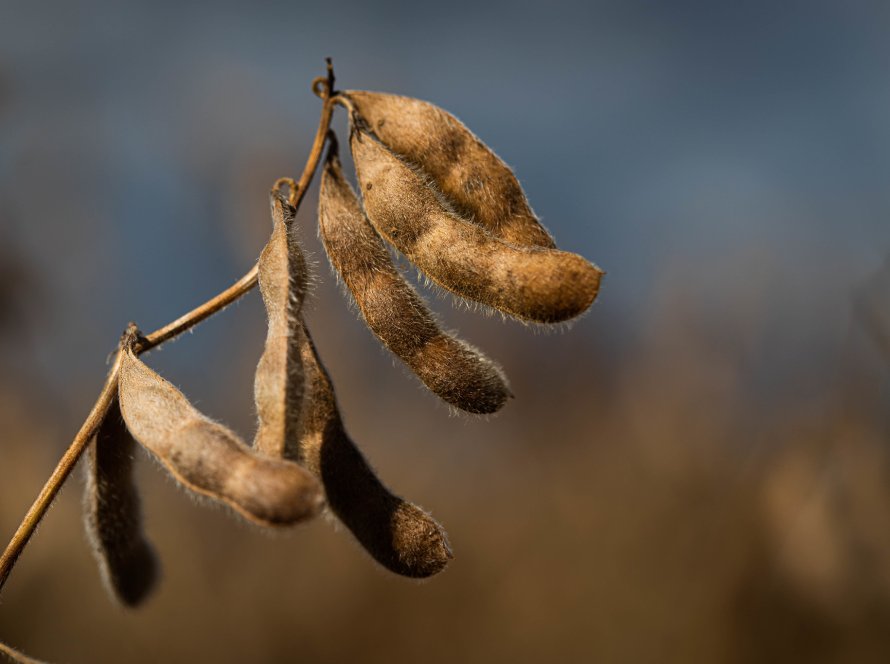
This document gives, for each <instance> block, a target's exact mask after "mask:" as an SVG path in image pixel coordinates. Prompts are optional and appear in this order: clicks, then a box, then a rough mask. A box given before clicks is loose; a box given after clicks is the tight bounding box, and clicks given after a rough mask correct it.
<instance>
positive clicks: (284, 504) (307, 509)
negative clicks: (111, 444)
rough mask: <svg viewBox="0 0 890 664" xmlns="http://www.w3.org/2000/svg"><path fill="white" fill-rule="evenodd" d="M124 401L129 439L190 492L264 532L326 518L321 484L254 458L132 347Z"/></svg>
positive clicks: (123, 370) (291, 466) (123, 377)
mask: <svg viewBox="0 0 890 664" xmlns="http://www.w3.org/2000/svg"><path fill="white" fill-rule="evenodd" d="M119 398H120V405H121V412H122V413H123V417H124V421H125V422H126V424H127V428H128V429H129V430H130V433H131V434H132V435H133V437H134V438H135V439H136V440H137V441H138V442H139V443H140V444H141V445H142V446H143V447H145V448H146V449H147V450H148V451H149V452H151V453H152V454H153V455H154V456H155V457H156V458H157V459H158V460H159V461H160V462H161V463H162V464H163V465H164V467H165V468H166V469H167V470H168V471H169V472H170V473H171V474H172V475H173V477H174V478H175V479H176V480H177V481H178V482H179V483H180V484H182V485H183V486H184V487H185V488H187V489H189V490H191V491H193V492H195V493H198V494H201V495H204V496H207V497H209V498H212V499H214V500H217V501H219V502H221V503H223V504H225V505H228V506H229V507H231V508H232V509H234V510H235V511H236V512H238V513H239V514H241V515H242V516H244V517H245V518H246V519H248V520H249V521H252V522H254V523H256V524H259V525H263V526H284V525H289V524H292V523H296V522H298V521H303V520H305V519H308V518H311V517H313V516H315V515H316V514H317V513H318V512H319V511H320V510H321V508H322V505H323V497H322V492H321V487H320V486H319V484H318V481H317V480H316V479H315V478H314V477H312V476H311V475H310V474H309V473H307V472H306V471H305V470H304V469H303V468H301V467H300V466H299V465H297V464H295V463H293V462H291V461H285V460H281V459H275V458H271V457H268V456H265V455H263V454H261V453H258V452H255V451H253V450H252V449H251V448H249V447H248V446H247V445H245V444H244V443H243V442H242V441H241V439H240V438H238V436H237V435H236V434H235V433H233V432H232V431H230V430H229V429H227V428H226V427H224V426H222V425H221V424H218V423H217V422H214V421H212V420H210V419H209V418H207V417H206V416H204V415H203V414H202V413H201V412H199V411H198V410H197V409H196V408H195V407H194V406H192V404H191V403H189V401H188V400H187V399H186V398H185V396H184V395H183V394H182V393H181V392H180V391H179V390H177V389H176V388H175V387H174V386H173V385H172V384H170V383H169V382H167V381H166V380H164V379H163V378H161V377H160V376H159V375H158V374H157V373H155V372H154V371H152V370H151V369H149V368H148V367H147V366H146V365H145V364H144V363H143V362H142V361H141V360H140V359H139V358H138V357H136V355H135V353H134V352H133V349H132V347H131V346H130V347H127V348H126V349H125V351H124V353H123V356H122V359H121V367H120V388H119Z"/></svg>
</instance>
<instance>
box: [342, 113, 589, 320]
mask: <svg viewBox="0 0 890 664" xmlns="http://www.w3.org/2000/svg"><path fill="white" fill-rule="evenodd" d="M350 145H351V147H352V156H353V160H354V162H355V169H356V174H357V175H358V180H359V184H360V185H361V193H362V201H363V202H364V207H365V213H366V214H367V215H368V219H369V220H370V221H371V223H372V224H373V225H374V228H376V229H377V231H378V232H379V233H380V234H381V235H383V236H384V237H385V238H386V239H387V240H388V241H389V242H390V243H391V244H392V245H393V246H394V247H395V248H396V249H398V250H399V251H400V252H402V253H403V254H405V256H407V257H408V259H410V260H411V261H412V262H413V263H414V264H415V265H416V266H417V267H418V269H420V270H421V271H422V272H423V273H424V274H425V275H426V276H427V277H429V278H430V279H432V280H433V281H434V282H436V283H437V284H439V285H440V286H442V287H443V288H445V289H447V290H449V291H451V292H452V293H455V294H456V295H458V296H460V297H463V298H466V299H468V300H472V301H473V302H478V303H480V304H483V305H487V306H489V307H492V308H494V309H497V310H499V311H502V312H503V313H506V314H509V315H511V316H514V317H516V318H519V319H521V320H526V321H531V322H536V323H559V322H562V321H566V320H569V319H571V318H574V317H576V316H578V315H579V314H581V313H582V312H584V311H585V310H587V308H588V307H589V306H590V305H591V304H592V303H593V300H594V298H595V297H596V294H597V292H598V290H599V283H600V278H601V276H602V271H601V270H600V269H599V268H597V267H596V266H594V265H593V264H591V263H589V262H588V261H586V260H585V259H583V258H582V257H581V256H578V255H577V254H572V253H568V252H565V251H559V250H557V249H544V248H540V247H519V246H516V245H513V244H507V243H505V242H503V241H501V240H499V239H497V238H496V237H495V236H493V235H491V234H490V233H489V232H487V231H486V230H485V229H483V228H481V227H480V226H477V225H475V224H472V223H470V222H468V221H466V220H465V219H462V218H461V217H459V216H457V215H456V214H455V213H454V212H452V211H451V210H449V209H448V207H447V205H446V204H445V203H444V201H443V200H442V198H441V197H440V196H438V195H437V192H436V191H435V190H434V189H433V188H432V187H431V186H430V185H429V183H428V182H426V180H425V179H424V177H423V175H422V173H419V172H417V171H415V170H414V169H412V168H411V167H410V166H408V165H407V164H406V163H405V162H403V161H402V160H401V159H399V157H398V156H396V155H395V154H394V153H393V152H392V151H390V150H389V149H388V148H387V147H386V146H385V145H383V144H382V143H380V141H379V140H377V139H376V138H375V137H374V136H373V135H371V134H369V133H368V132H367V131H366V130H365V129H363V128H362V127H360V126H356V125H355V124H354V125H353V128H352V133H351V139H350Z"/></svg>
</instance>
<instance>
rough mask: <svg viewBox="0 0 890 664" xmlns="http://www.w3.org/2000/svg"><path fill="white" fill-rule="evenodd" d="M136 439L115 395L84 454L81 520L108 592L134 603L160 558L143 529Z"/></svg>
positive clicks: (151, 582) (148, 584)
mask: <svg viewBox="0 0 890 664" xmlns="http://www.w3.org/2000/svg"><path fill="white" fill-rule="evenodd" d="M135 451H136V441H135V440H133V437H132V436H131V435H130V432H129V431H127V427H126V425H125V424H124V421H123V419H122V418H121V411H120V407H119V405H118V402H117V399H115V400H114V401H112V403H111V407H110V408H109V409H108V412H107V413H106V414H105V418H104V419H103V420H102V423H101V424H100V425H99V430H98V432H97V433H96V439H95V441H94V442H93V444H92V445H91V446H90V449H89V453H88V456H87V459H88V461H87V481H86V491H85V493H84V517H85V518H84V521H85V525H86V530H87V535H88V536H89V540H90V543H91V544H92V546H93V555H94V556H95V558H96V561H97V562H98V563H99V571H100V573H101V575H102V581H103V582H104V583H105V587H106V588H107V589H108V592H109V594H111V595H112V597H114V598H116V599H117V601H119V602H120V603H121V604H123V605H125V606H137V605H139V604H141V603H142V602H143V600H145V598H146V597H148V595H149V594H150V593H151V591H152V589H153V588H154V585H155V582H156V580H157V576H158V562H157V558H156V557H155V553H154V549H153V548H152V546H151V544H149V543H148V541H147V540H146V539H145V535H144V534H143V531H142V511H141V508H140V504H139V494H138V493H137V491H136V485H135V483H134V480H133V455H134V453H135Z"/></svg>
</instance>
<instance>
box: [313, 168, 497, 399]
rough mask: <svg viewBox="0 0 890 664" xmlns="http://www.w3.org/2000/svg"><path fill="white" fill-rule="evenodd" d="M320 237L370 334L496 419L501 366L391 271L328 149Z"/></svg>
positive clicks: (437, 389)
mask: <svg viewBox="0 0 890 664" xmlns="http://www.w3.org/2000/svg"><path fill="white" fill-rule="evenodd" d="M318 220H319V232H320V235H321V239H322V242H323V244H324V248H325V251H326V252H327V255H328V258H329V259H330V262H331V265H332V266H333V267H334V269H335V270H336V271H337V273H338V274H339V275H340V277H341V279H342V280H343V283H344V284H345V285H346V288H347V289H348V290H349V292H350V293H351V294H352V297H353V298H354V300H355V302H356V304H357V305H358V308H359V310H360V311H361V314H362V317H363V318H364V320H365V322H366V323H367V325H368V327H369V328H370V329H371V331H372V332H373V333H374V334H375V335H376V336H377V338H378V339H380V341H381V342H383V345H384V346H386V347H387V348H388V349H389V350H390V351H392V352H393V353H395V354H396V355H397V356H398V357H399V358H400V359H401V360H402V361H403V362H405V364H407V365H408V366H409V367H410V368H411V370H412V371H413V372H414V373H415V374H416V375H417V377H418V378H420V380H421V381H422V382H423V383H424V385H426V386H427V387H428V388H429V389H430V390H432V391H433V392H434V393H435V394H437V395H439V396H440V397H441V398H442V399H444V400H445V401H447V402H448V403H450V404H451V405H453V406H456V407H457V408H460V409H462V410H465V411H468V412H470V413H493V412H495V411H496V410H498V409H500V408H501V406H503V405H504V403H505V402H506V401H507V398H508V397H509V396H510V391H509V389H508V388H507V384H506V379H505V377H504V375H503V373H502V372H501V370H500V368H499V367H498V366H497V365H495V364H494V363H493V362H492V361H491V360H489V359H488V358H487V357H485V356H484V355H483V354H482V353H480V352H479V351H478V350H476V349H475V348H473V347H472V346H470V345H469V344H467V343H465V342H463V341H461V340H460V339H457V338H455V337H454V336H453V335H450V334H447V333H445V332H443V331H442V330H441V329H440V328H439V326H438V324H437V323H436V320H435V319H434V318H433V314H432V312H430V310H429V309H428V308H427V306H426V303H425V302H424V301H423V300H422V299H421V298H420V297H419V296H418V294H417V293H416V292H415V290H414V289H413V288H412V287H411V286H410V284H408V282H407V281H405V279H404V278H403V277H402V275H401V274H400V273H399V272H398V270H396V268H395V266H394V265H393V262H392V257H391V256H390V254H389V251H388V250H387V248H386V246H385V245H384V243H383V240H382V239H381V238H380V236H379V235H378V234H377V231H375V230H374V228H373V227H372V226H371V224H370V223H368V220H367V218H366V217H365V214H364V213H363V212H362V209H361V206H360V204H359V201H358V199H357V198H356V196H355V193H354V192H353V191H352V187H350V186H349V183H348V182H347V181H346V179H345V178H344V177H343V172H342V170H341V167H340V160H339V159H338V158H337V156H336V154H335V153H334V152H333V151H332V152H331V153H329V155H328V159H327V162H326V163H325V166H324V170H323V172H322V178H321V191H320V193H319V203H318Z"/></svg>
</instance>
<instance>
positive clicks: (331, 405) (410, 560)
mask: <svg viewBox="0 0 890 664" xmlns="http://www.w3.org/2000/svg"><path fill="white" fill-rule="evenodd" d="M301 329H302V335H303V337H302V346H301V348H302V356H303V366H304V370H305V372H306V389H307V399H306V400H305V401H304V404H305V408H304V412H303V422H302V427H303V431H302V435H301V436H300V461H301V463H303V464H304V465H305V466H306V467H307V468H308V469H309V470H310V471H311V472H312V473H314V474H315V475H316V476H317V477H318V478H319V479H320V480H321V482H322V484H323V486H324V490H325V494H326V496H327V504H328V506H329V507H330V509H331V511H333V513H334V514H335V515H336V516H337V518H338V519H339V520H340V521H341V522H342V523H343V524H344V525H345V526H346V527H347V528H348V529H349V531H350V532H351V533H352V534H353V536H355V538H356V539H357V540H358V541H359V543H360V544H361V545H362V547H363V548H364V549H365V550H366V551H367V552H368V553H369V554H370V555H371V556H372V557H373V558H374V559H375V560H376V561H377V562H378V563H380V564H381V565H383V566H384V567H386V568H387V569H388V570H390V571H391V572H395V573H396V574H400V575H402V576H408V577H414V578H424V577H429V576H433V575H434V574H437V573H439V572H441V571H442V570H443V569H444V568H445V566H446V565H447V564H448V562H449V561H450V560H451V558H452V557H453V556H452V553H451V547H450V545H449V543H448V536H447V535H446V533H445V530H444V529H443V528H442V526H440V525H439V524H438V523H437V522H436V520H435V519H433V517H431V516H430V515H429V514H427V513H426V512H425V511H424V510H422V509H421V508H419V507H418V506H416V505H413V504H411V503H409V502H408V501H406V500H403V499H402V498H399V497H398V496H396V495H394V494H393V493H392V492H391V491H390V490H389V489H387V488H386V486H384V484H383V483H382V482H381V481H380V480H379V479H378V478H377V475H376V474H375V473H374V471H373V470H372V469H371V466H370V465H369V464H368V462H367V461H366V460H365V458H364V456H362V453H361V452H360V451H359V449H358V448H357V447H356V445H355V443H353V442H352V439H350V437H349V434H347V433H346V429H345V428H344V426H343V422H342V420H341V418H340V412H339V410H338V408H337V400H336V396H335V395H334V388H333V385H332V384H331V379H330V376H328V373H327V371H326V370H325V368H324V366H323V365H322V363H321V360H320V359H319V357H318V353H317V352H316V350H315V345H314V344H313V343H312V338H311V337H310V336H309V330H308V329H306V327H305V324H304V325H303V326H302V328H301Z"/></svg>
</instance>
